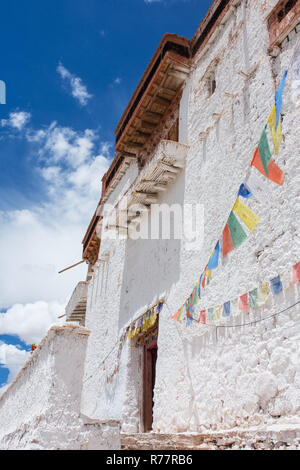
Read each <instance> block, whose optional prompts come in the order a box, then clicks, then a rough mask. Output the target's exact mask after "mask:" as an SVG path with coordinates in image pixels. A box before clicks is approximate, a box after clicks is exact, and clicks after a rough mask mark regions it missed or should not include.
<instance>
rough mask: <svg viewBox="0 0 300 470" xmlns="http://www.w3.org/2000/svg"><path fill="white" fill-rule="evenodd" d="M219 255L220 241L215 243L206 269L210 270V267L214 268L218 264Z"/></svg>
mask: <svg viewBox="0 0 300 470" xmlns="http://www.w3.org/2000/svg"><path fill="white" fill-rule="evenodd" d="M219 255H220V242H218V243H217V245H216V248H215V250H214V252H213V254H212V255H211V258H210V260H209V263H208V266H207V270H208V271H210V270H211V269H216V268H217V267H218V265H219Z"/></svg>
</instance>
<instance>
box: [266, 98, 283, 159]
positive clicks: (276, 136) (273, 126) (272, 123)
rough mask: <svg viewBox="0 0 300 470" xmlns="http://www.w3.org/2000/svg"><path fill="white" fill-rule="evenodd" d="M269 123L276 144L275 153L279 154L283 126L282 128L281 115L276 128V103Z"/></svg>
mask: <svg viewBox="0 0 300 470" xmlns="http://www.w3.org/2000/svg"><path fill="white" fill-rule="evenodd" d="M268 124H269V126H270V131H271V136H272V140H273V145H274V153H275V155H277V154H278V150H279V145H280V144H281V142H282V128H281V116H280V117H279V122H278V126H277V129H276V106H275V104H274V106H273V108H272V111H271V114H270V116H269V118H268Z"/></svg>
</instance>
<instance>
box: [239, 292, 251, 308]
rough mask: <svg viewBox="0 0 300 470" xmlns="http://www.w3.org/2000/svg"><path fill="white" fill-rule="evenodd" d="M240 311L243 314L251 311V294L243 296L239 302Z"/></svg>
mask: <svg viewBox="0 0 300 470" xmlns="http://www.w3.org/2000/svg"><path fill="white" fill-rule="evenodd" d="M239 309H240V310H241V311H242V312H248V310H249V293H248V292H247V294H244V295H241V297H240V300H239Z"/></svg>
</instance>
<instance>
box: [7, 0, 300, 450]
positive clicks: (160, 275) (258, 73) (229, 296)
mask: <svg viewBox="0 0 300 470" xmlns="http://www.w3.org/2000/svg"><path fill="white" fill-rule="evenodd" d="M299 17H300V0H294V1H293V0H289V1H287V0H284V1H283V0H280V1H277V0H264V1H256V0H242V1H240V0H215V1H214V2H213V4H212V6H211V8H210V10H209V11H208V13H207V15H206V17H205V18H204V20H203V21H202V22H201V24H200V26H199V28H198V29H197V31H196V33H195V35H194V37H193V39H192V40H188V39H186V38H182V37H178V36H176V35H171V34H167V35H165V36H164V38H163V39H162V41H161V43H160V45H159V47H158V48H157V50H156V52H155V54H154V56H153V58H152V60H151V61H150V64H149V66H148V68H147V69H146V71H145V73H144V75H143V77H142V79H141V81H140V83H139V85H138V87H137V89H136V91H135V92H134V95H133V97H132V98H131V100H130V102H129V104H128V106H127V108H126V110H125V112H124V114H123V116H122V118H121V120H120V123H119V124H118V127H117V129H116V148H115V151H116V155H115V158H114V161H113V163H112V165H111V167H110V169H109V171H108V172H107V174H106V175H105V176H104V178H103V187H102V196H101V200H100V202H99V205H98V207H97V210H96V212H95V215H94V217H93V219H92V221H91V224H90V226H89V228H88V230H87V233H86V236H85V238H84V240H83V244H84V252H83V258H84V259H85V260H86V261H87V262H88V264H89V269H88V276H87V280H86V282H83V283H80V284H79V285H78V286H77V287H76V289H75V291H74V293H73V295H72V297H71V300H70V302H69V305H68V306H67V310H66V313H67V315H68V320H69V321H79V322H80V324H81V325H82V326H85V327H86V328H87V329H88V330H89V331H90V335H89V337H88V340H87V346H86V350H85V349H84V353H83V354H82V355H81V357H82V367H83V369H84V370H83V372H82V375H81V376H80V377H81V379H80V389H81V392H80V404H79V405H78V407H79V408H78V410H77V412H78V413H79V414H80V415H81V416H84V417H88V420H91V422H94V423H103V421H107V422H109V423H113V424H112V426H115V422H116V421H119V422H120V423H121V431H122V433H123V435H124V436H123V445H124V447H129V448H134V447H135V446H138V447H142V448H145V447H147V446H150V447H151V446H153V447H154V448H157V447H155V446H159V445H160V444H159V442H163V444H161V445H164V446H165V447H163V448H168V447H167V446H168V445H169V446H172V445H173V444H170V442H171V441H172V439H175V441H176V436H173V438H172V439H171V437H170V436H169V437H168V438H166V436H165V435H170V434H175V435H178V439H179V442H181V444H182V446H183V447H189V446H192V447H193V446H194V447H201V445H202V447H203V446H207V445H210V446H212V447H214V448H215V447H216V446H217V444H213V442H216V441H215V439H216V436H217V438H218V439H219V441H220V437H223V438H224V437H226V439H227V438H229V439H227V441H226V442H227V445H228V446H229V445H233V446H237V447H242V446H253V447H259V445H260V444H259V442H260V441H264V443H263V445H264V446H266V447H269V448H272V447H273V446H277V447H280V446H281V447H286V446H297V445H299V439H300V421H299V411H300V353H299V338H300V325H299V321H298V317H299V314H300V307H299V304H298V302H299V301H300V291H299V282H296V281H297V280H298V279H299V273H298V271H297V266H296V267H294V269H293V266H295V265H296V264H297V263H298V262H299V261H300V226H299V215H300V214H299V207H300V190H299V182H300V169H299V168H300V167H299V129H300V126H299V107H300V100H299V80H300V73H299V63H300V51H299V37H300V36H299V28H300V26H299ZM285 70H288V74H287V78H286V84H285V88H284V92H283V97H282V100H283V105H282V109H281V114H282V134H283V138H282V142H281V144H280V147H279V152H278V153H277V154H274V151H273V143H272V139H271V135H270V131H269V127H267V129H266V133H267V139H268V142H269V147H270V149H271V152H272V161H273V160H274V161H275V164H274V166H273V167H272V168H271V167H269V166H268V170H269V178H268V177H265V176H263V175H262V174H261V172H259V171H258V170H257V165H256V167H254V166H253V165H252V166H251V162H252V157H253V153H254V150H255V148H256V146H257V145H258V143H259V142H260V144H261V142H262V141H260V139H261V135H262V131H263V129H264V126H265V125H266V123H267V119H268V117H269V115H270V112H271V110H272V107H273V105H274V95H275V93H276V90H277V89H278V87H279V85H280V83H281V80H282V77H283V76H284V72H285ZM278 108H279V103H278V102H277V110H278ZM261 145H262V144H261ZM260 154H262V151H260ZM256 155H257V154H256ZM262 160H263V158H262ZM256 161H257V160H256ZM268 164H269V162H268ZM278 167H279V169H281V171H282V172H281V171H280V170H279V169H278ZM253 175H254V176H253ZM283 175H284V182H283ZM249 177H250V179H249ZM270 178H271V179H273V181H271V180H270ZM274 180H275V181H276V182H274ZM242 183H246V184H248V189H250V191H251V193H252V197H249V198H247V199H245V198H243V197H240V199H239V201H241V202H242V204H245V205H246V206H247V207H248V208H249V209H250V210H251V212H249V210H248V211H247V210H246V215H245V212H244V216H243V214H242V215H241V212H239V211H238V209H237V210H236V211H235V214H239V215H240V217H239V219H235V220H238V224H237V225H236V226H235V227H236V230H237V231H238V230H240V237H239V234H238V232H236V231H234V229H232V226H231V225H230V224H229V225H230V227H229V225H227V222H228V218H229V217H234V216H231V213H232V212H231V211H232V208H233V206H234V204H235V202H236V199H237V194H238V192H239V188H240V186H241V184H242ZM277 183H280V184H277ZM282 183H283V184H282ZM125 202H127V203H129V211H127V212H126V211H125V210H124V204H125ZM158 205H159V206H158ZM162 205H164V206H162ZM170 206H172V208H173V209H174V210H175V209H178V208H181V209H182V211H184V217H183V229H184V231H185V237H179V236H178V237H176V236H175V237H174V236H173V237H172V236H171V238H170V237H168V236H165V237H163V236H159V237H153V236H152V238H151V237H148V238H147V239H146V236H145V233H146V231H147V227H148V228H150V227H151V229H152V231H153V233H152V235H153V234H154V232H155V230H154V229H155V228H156V227H155V225H154V216H155V215H157V210H159V208H160V209H162V207H164V210H166V211H167V209H168V208H169V207H170ZM191 207H194V208H195V207H197V208H198V212H197V214H198V222H199V223H198V225H196V227H194V235H196V243H192V241H191V239H190V238H189V236H188V235H189V234H188V233H187V229H188V226H189V225H190V224H189V222H190V221H191V220H192V219H193V217H192V213H191V212H189V210H190V208H191ZM242 208H243V210H244V211H245V209H244V206H242ZM155 211H156V212H155ZM249 214H250V215H249ZM253 214H255V215H256V217H258V218H259V223H258V219H257V218H255V217H254V215H253ZM177 216H178V214H177V213H176V214H175V216H174V217H175V219H176V217H177ZM249 217H250V219H251V220H249ZM251 217H252V218H251ZM151 218H152V223H150V222H151ZM163 220H164V221H167V220H168V218H167V212H165V213H164V217H163ZM176 220H177V221H178V219H176ZM230 220H231V219H230ZM251 224H253V226H252V225H251ZM179 227H180V228H181V225H180V224H177V225H176V224H175V228H176V229H178V228H179ZM224 227H225V231H224ZM165 228H166V226H165V225H164V229H165ZM228 228H229V229H230V230H229V229H228ZM192 229H193V227H191V230H192ZM226 229H227V231H226ZM232 230H233V231H232ZM173 231H174V230H173ZM175 231H176V230H175ZM192 231H193V230H192ZM139 232H141V234H142V238H137V237H136V236H135V235H136V234H137V233H139ZM171 232H172V230H171ZM222 234H223V236H222ZM228 234H230V236H229V235H228ZM159 235H162V234H159ZM164 235H166V233H165V234H164ZM171 235H174V234H172V233H171ZM235 237H236V238H235ZM241 237H242V238H246V239H245V240H244V241H243V243H242V244H241ZM136 238H137V239H136ZM218 241H219V242H220V243H219V247H220V248H221V249H220V255H219V263H218V267H217V268H216V269H213V270H209V272H208V273H206V279H207V278H208V279H210V276H211V280H210V282H206V284H205V287H204V288H202V287H201V288H200V289H201V298H200V299H199V300H198V299H196V300H197V302H196V301H195V305H194V306H193V309H194V310H193V313H192V317H189V316H188V318H186V309H185V308H184V309H183V311H181V312H180V314H179V319H180V315H181V313H182V318H181V320H182V321H176V318H175V320H174V318H172V316H174V315H175V314H176V312H178V311H179V309H180V307H181V306H182V305H184V304H185V302H186V300H187V299H188V297H189V296H190V294H191V292H192V291H193V289H194V287H195V285H197V284H196V283H197V282H198V281H199V279H200V275H201V274H202V273H204V272H205V269H206V267H207V264H208V261H209V259H210V256H211V253H212V251H213V250H214V248H215V247H216V244H217V242H218ZM231 243H233V245H234V248H235V249H233V250H231V251H230V253H229V254H227V255H226V253H225V250H226V249H227V248H230V244H231ZM231 248H233V246H231ZM224 255H226V256H224ZM298 268H299V265H298ZM278 275H280V276H281V277H280V278H278ZM202 279H203V278H202ZM272 279H277V281H278V282H279V283H278V282H277V284H276V282H275V283H274V282H273V281H272V282H271V284H270V283H269V282H270V281H271V280H272ZM201 281H202V280H201ZM266 282H268V284H267V291H266V290H262V289H261V288H260V286H261V285H263V284H264V283H266ZM268 286H269V287H268ZM197 287H198V285H197ZM256 289H257V290H256ZM197 292H198V289H197ZM249 292H251V295H250V305H248V302H249V295H248V294H247V295H246V296H245V295H244V294H245V293H249ZM253 295H254V297H255V298H254V297H253ZM241 296H242V299H241V300H236V299H240V297H241ZM257 296H258V298H257ZM229 302H230V304H229ZM224 304H225V305H226V308H225V307H224ZM157 305H159V308H158V310H159V312H158V316H157V318H155V317H154V316H152V317H150V319H149V313H148V314H147V312H151V309H152V313H153V308H154V310H155V311H156V309H157ZM229 305H230V312H229V310H228V308H229ZM219 306H221V307H219ZM212 308H214V310H211V309H212ZM191 312H192V311H189V310H188V311H187V313H188V315H190V314H191ZM200 312H202V314H200ZM200 315H201V316H200ZM227 315H228V317H227ZM219 316H220V318H219ZM140 318H142V320H140ZM191 318H192V320H193V321H192V320H191ZM152 319H153V322H152V325H151V326H150V323H149V322H148V323H147V322H146V323H145V320H150V321H151V320H152ZM177 319H178V317H177ZM198 320H200V322H199V321H198ZM142 321H144V325H143V326H142V325H141V322H142ZM203 323H204V324H203ZM249 323H251V324H249ZM133 325H134V326H135V330H134V331H131V330H132V329H133ZM239 325H241V326H239ZM147 327H149V328H148V329H147ZM128 328H130V329H131V330H130V331H128ZM138 328H140V329H138ZM143 330H144V331H143ZM84 331H86V330H84ZM132 335H135V336H134V338H130V336H132ZM120 338H122V342H121V347H119V345H120ZM136 342H138V343H139V344H138V345H137V347H136ZM76 357H77V356H76ZM77 359H78V357H77ZM77 362H78V360H77ZM74 367H75V364H74ZM21 379H22V375H21ZM21 379H20V378H19V381H20V380H21ZM17 384H18V380H17V381H16V382H15V384H13V386H12V387H11V388H10V389H9V390H8V391H7V392H6V394H5V395H4V396H3V398H2V401H3V400H4V401H5V400H8V399H9V395H10V394H14V393H15V392H14V387H16V386H17ZM78 386H79V385H78ZM57 393H59V392H58V391H57ZM0 407H1V401H0ZM20 420H21V417H20ZM0 422H1V414H0ZM74 426H75V425H74ZM58 427H59V426H58ZM150 431H152V434H149V432H150ZM11 432H12V433H13V430H12V431H11ZM74 432H75V431H74ZM182 433H187V434H186V435H185V438H184V437H183V436H181V437H180V436H179V435H181V434H182ZM191 433H193V434H191ZM189 434H190V436H189ZM128 435H130V436H128ZM157 435H158V436H157ZM197 436H198V438H197ZM201 436H202V437H201ZM203 436H206V437H205V438H204V437H203ZM207 436H210V437H207ZM160 438H161V441H160ZM151 439H152V441H151ZM180 439H181V441H180ZM197 439H198V440H197ZM175 441H174V442H175ZM219 441H218V442H219ZM114 442H117V441H114ZM151 442H152V444H151ZM176 442H177V445H178V441H176ZM222 442H223V441H220V442H219V444H218V445H219V446H220V447H221V446H222ZM224 442H225V441H224ZM224 442H223V444H224V446H225V445H226V443H224ZM0 443H1V433H0ZM191 443H192V444H191ZM28 445H29V444H28ZM61 445H62V447H63V444H61ZM81 445H82V444H81ZM113 445H117V444H113ZM174 445H175V444H174ZM83 447H84V445H83ZM86 447H89V446H88V445H86ZM177 448H178V447H177Z"/></svg>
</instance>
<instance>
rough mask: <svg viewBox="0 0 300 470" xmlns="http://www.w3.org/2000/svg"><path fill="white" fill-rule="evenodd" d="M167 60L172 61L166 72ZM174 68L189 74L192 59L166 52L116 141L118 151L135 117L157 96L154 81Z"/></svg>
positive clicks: (120, 149)
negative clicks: (152, 92)
mask: <svg viewBox="0 0 300 470" xmlns="http://www.w3.org/2000/svg"><path fill="white" fill-rule="evenodd" d="M167 62H170V65H169V67H168V68H167V70H166V71H165V72H162V69H163V67H164V66H165V65H166V63H167ZM171 65H173V67H171V68H170V66H171ZM176 65H177V66H179V67H182V70H180V69H179V70H178V69H176ZM172 69H175V71H177V72H178V74H180V73H183V74H185V75H186V76H187V73H188V72H189V70H190V60H189V59H187V58H186V57H183V56H181V55H180V54H177V53H176V52H174V51H168V52H166V54H165V56H164V58H163V60H162V62H161V63H160V65H159V67H158V69H157V70H156V72H155V74H154V75H153V77H152V79H151V81H150V82H149V84H148V86H147V88H146V90H145V92H144V94H143V97H142V99H141V100H140V102H139V104H138V106H137V107H136V109H135V110H134V112H133V114H132V116H131V118H130V119H129V121H128V123H127V125H126V127H125V129H124V131H123V132H122V135H121V137H120V139H119V140H118V141H117V143H116V152H121V151H122V145H124V141H125V139H126V138H127V136H128V131H129V130H130V128H132V125H133V123H134V121H135V119H136V118H137V117H138V115H139V113H140V111H141V109H142V108H144V107H145V101H146V99H149V97H150V98H151V99H154V98H155V97H153V96H152V95H150V91H151V89H152V87H153V85H154V83H155V82H157V80H158V79H159V76H160V74H162V73H163V74H164V75H165V76H166V75H167V74H168V71H169V72H171V70H172ZM183 82H184V79H182V81H181V83H180V85H179V86H180V87H181V86H182V83H183ZM179 86H178V87H177V89H178V88H179ZM173 91H174V92H177V90H173ZM157 95H158V93H157ZM171 102H172V100H171V101H170V104H171ZM117 130H118V128H117ZM117 130H116V133H117ZM153 130H154V129H153ZM152 132H153V131H152Z"/></svg>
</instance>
